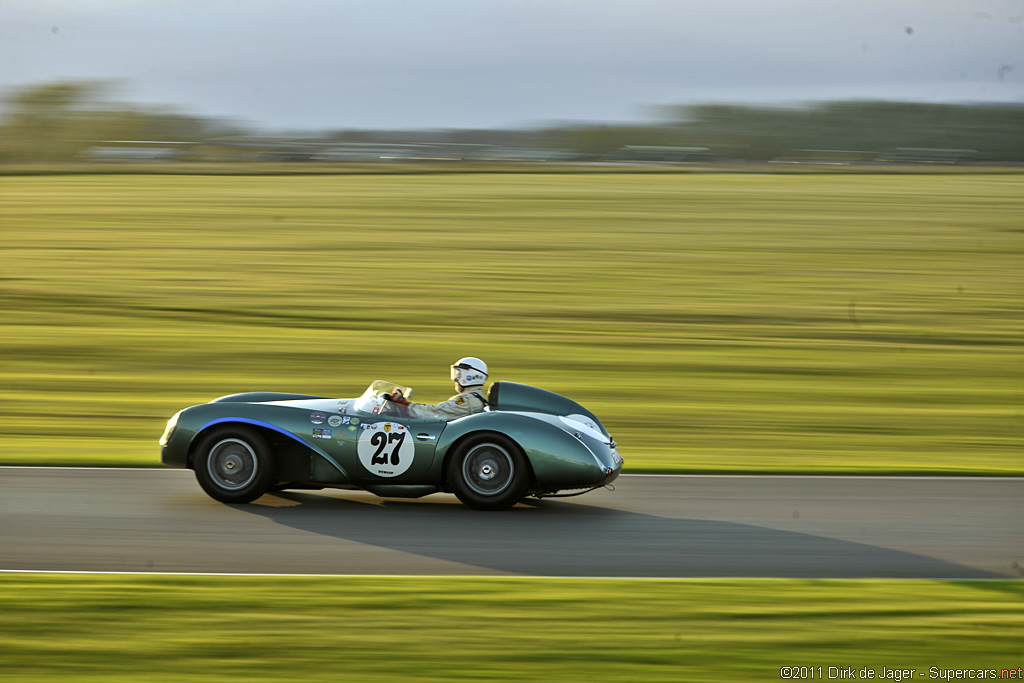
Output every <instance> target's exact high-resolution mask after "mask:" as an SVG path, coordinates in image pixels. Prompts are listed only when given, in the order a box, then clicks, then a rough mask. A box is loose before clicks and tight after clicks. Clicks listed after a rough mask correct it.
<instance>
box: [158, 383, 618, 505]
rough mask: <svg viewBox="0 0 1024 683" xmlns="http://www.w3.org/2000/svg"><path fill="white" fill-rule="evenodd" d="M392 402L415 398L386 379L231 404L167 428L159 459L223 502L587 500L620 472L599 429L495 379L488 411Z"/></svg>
mask: <svg viewBox="0 0 1024 683" xmlns="http://www.w3.org/2000/svg"><path fill="white" fill-rule="evenodd" d="M393 395H395V396H399V395H401V396H405V397H411V395H412V389H410V388H408V387H403V386H399V385H396V384H393V383H391V382H385V381H382V380H377V381H375V382H372V383H371V384H370V386H369V387H367V389H366V391H365V392H363V394H362V395H361V396H360V397H359V398H354V399H336V398H327V397H323V396H307V395H300V394H280V393H259V392H256V393H246V394H234V395H231V396H224V397H222V398H218V399H215V400H213V401H211V402H210V403H205V404H203V405H198V406H192V407H191V408H186V409H184V410H182V411H180V412H178V413H177V414H176V415H174V416H173V417H172V418H171V419H170V420H169V421H168V422H167V429H166V430H165V431H164V434H163V436H162V437H161V438H160V445H161V447H162V450H161V460H162V461H163V463H164V464H165V465H168V466H170V467H179V468H189V469H192V470H195V473H196V478H197V479H198V480H199V484H200V486H202V487H203V490H205V491H206V492H207V493H208V494H209V495H210V496H212V497H213V498H215V499H217V500H219V501H222V502H225V503H248V502H251V501H253V500H256V499H257V498H259V497H260V496H262V495H263V494H264V493H266V492H267V491H268V490H272V489H273V490H281V489H289V488H297V489H321V488H340V489H364V490H366V491H370V492H371V493H374V494H376V495H378V496H387V497H401V498H418V497H420V496H424V495H427V494H430V493H436V492H439V491H444V492H451V493H454V494H455V495H456V496H458V498H459V500H461V501H462V502H463V503H465V504H466V505H468V506H469V507H472V508H476V509H479V510H504V509H507V508H510V507H512V506H513V505H515V504H516V503H518V502H519V501H520V500H522V499H523V498H525V497H527V496H530V495H533V496H537V497H544V496H551V495H558V494H559V492H563V491H574V493H571V494H564V493H563V494H561V495H576V493H585V492H586V491H588V490H592V489H595V488H598V487H601V486H604V485H606V484H609V483H611V482H612V481H614V480H615V478H616V477H618V476H619V472H620V471H621V470H622V458H621V457H620V456H619V452H618V448H617V446H616V444H615V442H614V441H613V440H612V438H611V436H610V435H609V434H608V430H606V429H605V427H604V425H602V424H601V421H600V420H598V419H597V417H596V416H595V415H594V414H593V413H591V412H590V411H588V410H587V409H586V408H584V407H583V406H581V405H580V404H578V403H576V402H574V401H572V400H570V399H568V398H565V397H564V396H559V395H558V394H555V393H552V392H550V391H546V390H544V389H539V388H537V387H532V386H528V385H525V384H516V383H514V382H495V383H494V384H492V385H491V388H490V391H489V392H488V395H487V407H486V408H485V410H484V411H483V412H479V413H476V414H473V415H468V416H466V417H460V418H458V419H453V420H450V421H445V419H444V418H442V417H437V418H427V419H424V418H423V417H422V415H421V416H419V417H417V418H416V419H413V418H411V417H409V416H408V411H407V410H406V409H405V407H404V406H403V405H402V404H401V403H398V402H395V401H392V400H389V399H390V398H391V397H392V396H393ZM420 412H421V413H422V411H420Z"/></svg>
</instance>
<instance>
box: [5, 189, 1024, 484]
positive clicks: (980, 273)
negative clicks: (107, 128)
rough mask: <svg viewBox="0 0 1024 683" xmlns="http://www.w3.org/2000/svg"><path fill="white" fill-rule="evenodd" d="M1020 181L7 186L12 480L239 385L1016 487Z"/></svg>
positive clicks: (727, 467)
mask: <svg viewBox="0 0 1024 683" xmlns="http://www.w3.org/2000/svg"><path fill="white" fill-rule="evenodd" d="M1022 247H1024V174H1000V175H991V176H989V175H981V174H970V175H957V174H942V175H901V176H882V175H856V176H847V175H755V174H733V175H729V174H702V175H697V174H664V173H660V174H638V173H623V174H618V173H602V174H518V175H517V174H437V175H393V176H387V175H381V176H370V175H335V176H332V175H311V176H216V175H214V176H209V175H208V176H188V175H175V176H160V175H73V174H72V175H55V176H36V177H28V176H25V177H19V176H5V177H2V178H0V386H2V387H3V390H2V392H0V462H2V463H40V464H59V463H68V464H86V465H92V464H95V465H100V464H129V465H154V464H156V463H157V462H158V447H157V445H156V440H157V438H158V437H159V435H160V433H161V431H162V429H163V424H164V422H165V420H166V419H167V418H168V417H169V416H170V415H171V414H172V413H174V412H175V411H176V410H178V409H179V408H182V407H184V406H187V405H192V404H195V403H201V402H205V401H207V400H209V399H211V398H213V397H216V396H219V395H223V394H227V393H233V392H237V391H245V390H284V391H297V392H309V393H322V394H327V395H334V396H352V395H356V394H358V393H359V392H360V391H361V390H362V388H363V387H364V386H365V385H366V384H367V383H368V382H369V381H370V380H372V379H377V378H384V379H393V380H400V381H405V382H409V383H411V384H413V385H414V386H416V387H419V388H420V389H421V390H423V391H429V392H431V393H435V394H441V395H447V394H448V393H449V392H448V389H449V385H448V381H447V372H448V364H449V363H451V362H452V361H453V360H455V359H456V358H459V357H460V356H464V355H477V356H480V357H482V358H484V359H485V360H487V361H488V363H489V364H490V365H491V368H492V371H493V377H492V378H493V379H509V380H513V381H519V382H526V383H531V384H537V385H539V386H543V387H546V388H550V389H552V390H554V391H557V392H559V393H563V394H566V395H568V396H570V397H573V398H575V399H577V400H579V401H580V402H581V403H583V404H584V405H586V406H587V407H589V408H591V409H592V410H593V411H594V412H596V413H597V414H598V415H599V416H600V417H601V418H602V419H603V420H604V421H605V423H606V424H607V426H608V428H609V430H610V431H611V433H612V434H613V435H614V437H615V438H616V440H617V441H618V442H619V444H620V450H621V451H622V453H623V455H624V456H625V457H626V471H627V472H629V471H634V472H635V471H675V472H680V471H765V472H771V471H793V472H800V471H818V472H821V471H829V472H932V473H1012V474H1022V473H1024V458H1022V457H1021V456H1022V453H1024V448H1022V446H1024V438H1022V433H1024V416H1022V412H1021V411H1022V386H1024V365H1022V360H1024V354H1022V346H1024V337H1022V331H1024V315H1022V313H1024V310H1022V309H1024V307H1022V301H1024V297H1022V295H1024V267H1022V265H1024V259H1022Z"/></svg>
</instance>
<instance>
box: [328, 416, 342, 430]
mask: <svg viewBox="0 0 1024 683" xmlns="http://www.w3.org/2000/svg"><path fill="white" fill-rule="evenodd" d="M327 424H329V425H331V426H332V427H340V426H341V415H331V416H330V417H329V418H327Z"/></svg>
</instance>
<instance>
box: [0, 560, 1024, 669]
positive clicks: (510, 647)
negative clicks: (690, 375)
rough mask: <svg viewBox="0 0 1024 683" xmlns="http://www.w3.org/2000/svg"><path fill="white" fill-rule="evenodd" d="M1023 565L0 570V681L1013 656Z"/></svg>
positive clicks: (1016, 660) (856, 663)
mask: <svg viewBox="0 0 1024 683" xmlns="http://www.w3.org/2000/svg"><path fill="white" fill-rule="evenodd" d="M1022 616H1024V587H1022V585H1021V584H1020V582H1015V581H995V582H929V581H863V580H862V581H805V580H781V579H780V580H766V581H761V580H759V581H749V580H748V581H743V580H725V581H714V580H673V579H668V580H651V581H647V580H639V581H638V580H590V579H588V580H559V579H508V578H465V577H458V578H403V577H373V578H366V577H323V578H307V577H295V578H254V577H166V576H95V575H94V576H77V575H39V574H35V575H33V574H17V575H2V576H0V678H3V680H5V681H25V682H28V681H56V680H69V679H71V680H75V681H104V682H105V683H106V682H110V683H115V682H117V681H180V680H203V681H209V682H211V683H215V682H217V681H237V680H288V681H323V680H341V679H344V680H359V681H393V680H410V679H416V680H434V681H449V680H460V681H497V680H516V681H641V680H642V681H680V680H686V681H713V682H717V681H723V680H730V681H767V680H779V679H780V675H779V672H780V668H781V667H783V666H807V667H818V666H821V667H823V671H824V672H825V673H826V674H827V671H828V667H829V666H838V667H847V666H851V667H854V670H855V671H859V669H860V668H862V667H870V668H872V669H874V670H875V671H876V674H877V678H879V679H880V678H882V676H883V667H888V668H889V669H894V668H900V669H908V668H909V669H917V670H918V672H920V673H921V674H922V676H923V677H926V678H927V677H928V672H929V669H930V667H938V668H940V669H965V668H972V669H979V668H980V669H996V670H997V671H998V670H1001V669H1008V668H1012V669H1016V668H1017V667H1019V666H1021V664H1022V662H1021V649H1020V644H1021V642H1022V641H1024V625H1022V623H1024V622H1022V619H1021V617H1022Z"/></svg>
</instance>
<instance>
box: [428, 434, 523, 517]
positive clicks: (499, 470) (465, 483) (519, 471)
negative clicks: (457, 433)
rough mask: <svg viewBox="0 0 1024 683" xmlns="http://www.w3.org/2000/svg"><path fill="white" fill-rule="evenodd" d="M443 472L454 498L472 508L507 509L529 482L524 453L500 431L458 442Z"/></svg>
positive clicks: (521, 496) (521, 493)
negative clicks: (446, 476)
mask: <svg viewBox="0 0 1024 683" xmlns="http://www.w3.org/2000/svg"><path fill="white" fill-rule="evenodd" d="M447 475H448V482H449V483H450V484H451V487H452V490H453V491H454V492H455V495H456V496H457V497H458V499H459V500H461V501H462V502H463V503H464V504H465V505H468V506H469V507H471V508H474V509H476V510H507V509H508V508H510V507H512V506H513V505H515V504H516V503H518V502H519V501H520V500H522V499H523V497H524V496H525V495H526V489H527V488H528V487H529V485H530V472H529V466H528V465H527V462H526V456H524V455H523V452H522V450H520V448H519V446H518V445H516V443H515V442H514V441H512V440H511V439H509V438H507V437H504V436H502V435H500V434H488V435H485V436H478V437H474V438H471V439H470V440H469V441H466V442H464V443H463V444H461V445H460V446H459V449H458V451H456V452H455V453H454V454H453V455H452V458H451V460H449V461H448V468H447Z"/></svg>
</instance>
